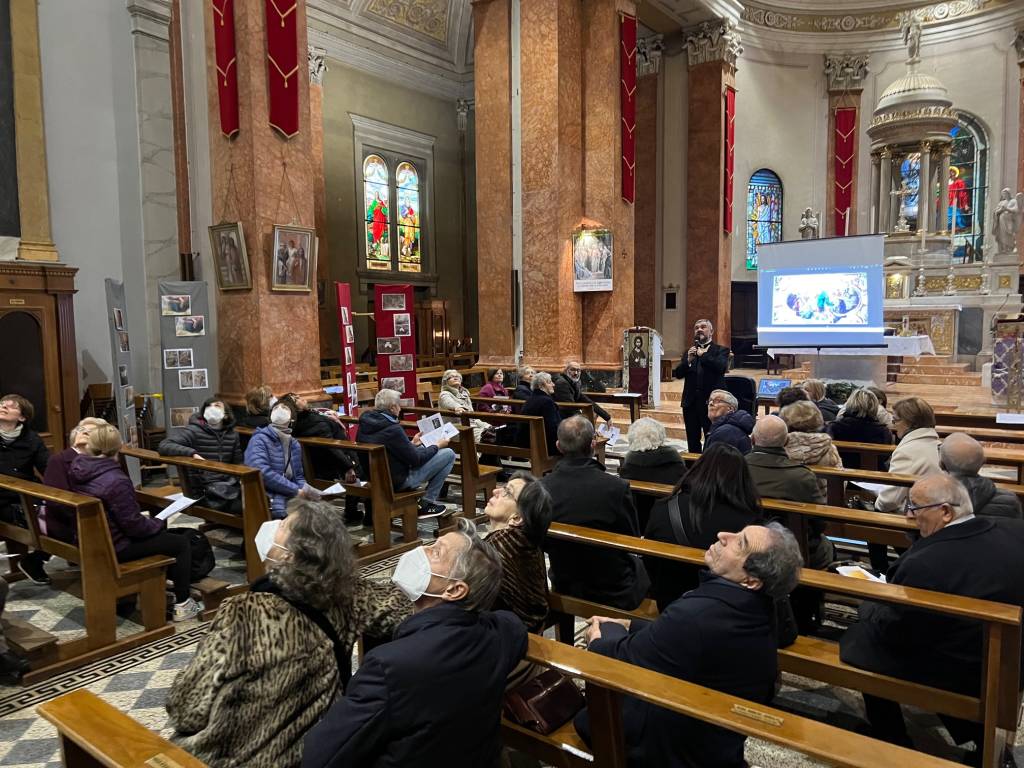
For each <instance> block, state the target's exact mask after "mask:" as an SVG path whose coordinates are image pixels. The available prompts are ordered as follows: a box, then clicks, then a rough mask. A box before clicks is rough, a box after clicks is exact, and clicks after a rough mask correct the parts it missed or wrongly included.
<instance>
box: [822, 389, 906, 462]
mask: <svg viewBox="0 0 1024 768" xmlns="http://www.w3.org/2000/svg"><path fill="white" fill-rule="evenodd" d="M884 410H885V409H884V408H883V409H882V411H883V412H884ZM878 414H879V405H878V398H877V397H875V394H874V393H873V392H872V391H871V390H870V389H868V388H867V387H861V388H860V389H855V390H853V392H851V393H850V396H849V397H848V398H846V402H845V403H844V404H843V408H842V410H841V411H840V412H839V415H838V417H837V418H836V420H835V421H833V422H832V423H831V424H829V425H828V433H829V435H831V436H832V439H833V440H839V441H840V442H845V443H876V444H878V445H892V429H890V428H889V424H888V423H887V422H885V421H882V420H879V416H878ZM839 458H840V459H842V462H843V466H844V467H850V468H851V469H860V454H859V453H856V452H851V451H840V452H839ZM886 466H887V467H888V462H886Z"/></svg>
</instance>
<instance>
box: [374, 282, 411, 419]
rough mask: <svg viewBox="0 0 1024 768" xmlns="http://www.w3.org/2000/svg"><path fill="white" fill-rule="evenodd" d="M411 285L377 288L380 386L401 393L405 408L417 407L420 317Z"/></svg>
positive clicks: (375, 304)
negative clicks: (418, 328) (413, 301)
mask: <svg viewBox="0 0 1024 768" xmlns="http://www.w3.org/2000/svg"><path fill="white" fill-rule="evenodd" d="M412 298H413V290H412V286H411V285H375V286H374V288H373V313H374V320H375V321H376V327H377V341H376V345H377V346H376V351H377V386H378V387H380V388H381V389H384V388H385V387H389V388H391V389H395V390H398V392H399V394H401V396H402V405H415V404H416V313H415V312H414V311H413V306H412Z"/></svg>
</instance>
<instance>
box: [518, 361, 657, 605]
mask: <svg viewBox="0 0 1024 768" xmlns="http://www.w3.org/2000/svg"><path fill="white" fill-rule="evenodd" d="M540 376H542V374H539V373H538V374H537V376H536V377H535V378H534V381H536V380H537V378H540ZM594 438H595V436H594V425H593V424H591V423H590V421H589V420H588V419H586V418H584V417H583V416H570V417H569V418H568V419H566V420H565V421H563V422H562V423H561V424H559V425H558V450H559V451H561V452H562V455H563V457H564V458H563V459H562V460H561V461H559V462H558V464H556V465H555V469H554V471H553V472H552V473H551V474H549V475H548V476H547V477H545V478H544V479H543V480H541V483H542V484H543V485H544V487H545V488H546V489H547V491H548V493H550V494H551V503H552V507H553V513H552V517H551V519H552V521H553V522H556V523H568V524H569V525H582V526H585V527H587V528H596V529H598V530H602V531H610V532H612V533H622V534H625V535H626V536H639V535H640V530H639V527H638V525H637V520H636V509H635V508H634V507H633V494H632V493H630V490H629V483H627V482H626V481H625V480H623V479H621V478H618V477H615V475H610V474H608V473H607V472H605V471H604V467H603V466H601V464H599V463H598V461H597V460H596V459H595V458H594V457H593V453H594ZM544 549H545V550H546V551H547V553H548V556H549V558H550V560H551V584H552V587H553V588H554V590H555V591H556V592H562V593H564V594H566V595H571V596H572V597H579V598H581V599H583V600H591V601H593V602H595V603H603V604H604V605H610V606H613V607H615V608H622V609H623V610H627V611H630V610H633V609H634V608H636V607H637V606H638V605H640V603H641V602H643V599H644V597H645V596H646V594H647V589H648V587H649V586H650V580H649V579H648V578H647V572H646V571H645V570H644V565H643V563H642V562H641V561H640V558H639V557H636V556H635V555H631V554H629V553H628V552H619V551H616V550H613V549H608V548H605V547H594V546H589V545H587V544H573V543H571V542H565V541H553V540H550V539H549V540H548V541H547V542H546V543H545V546H544Z"/></svg>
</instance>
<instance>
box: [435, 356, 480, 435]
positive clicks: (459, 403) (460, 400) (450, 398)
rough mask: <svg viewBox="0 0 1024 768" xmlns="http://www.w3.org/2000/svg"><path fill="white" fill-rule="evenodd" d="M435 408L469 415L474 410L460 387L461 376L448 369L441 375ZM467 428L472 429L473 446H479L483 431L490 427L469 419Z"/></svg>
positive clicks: (462, 387) (465, 392)
mask: <svg viewBox="0 0 1024 768" xmlns="http://www.w3.org/2000/svg"><path fill="white" fill-rule="evenodd" d="M437 407H438V408H440V409H441V410H442V411H455V412H456V413H469V412H471V411H475V410H476V409H475V408H474V407H473V401H472V400H471V399H470V397H469V390H468V389H466V388H465V387H464V386H462V374H461V373H459V372H458V371H456V370H454V369H449V370H447V371H445V372H444V373H443V374H441V394H440V395H438V398H437ZM488 410H489V409H488ZM449 421H454V422H455V423H461V422H459V421H458V419H449ZM469 426H470V427H472V428H473V442H474V444H479V443H480V437H481V436H482V435H483V433H484V430H485V429H488V428H490V426H491V425H490V424H488V423H487V422H486V421H481V420H480V419H470V420H469Z"/></svg>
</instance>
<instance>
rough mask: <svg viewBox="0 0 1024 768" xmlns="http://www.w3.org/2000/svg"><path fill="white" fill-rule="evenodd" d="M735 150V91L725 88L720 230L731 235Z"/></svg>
mask: <svg viewBox="0 0 1024 768" xmlns="http://www.w3.org/2000/svg"><path fill="white" fill-rule="evenodd" d="M735 149H736V90H735V89H734V88H731V87H729V86H726V88H725V179H724V184H723V187H724V189H723V194H722V204H723V211H722V229H723V230H724V231H725V234H727V235H731V234H732V176H733V168H734V167H735V165H734V164H735Z"/></svg>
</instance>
